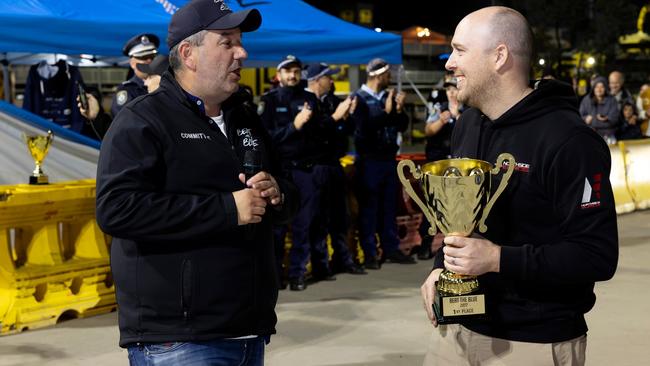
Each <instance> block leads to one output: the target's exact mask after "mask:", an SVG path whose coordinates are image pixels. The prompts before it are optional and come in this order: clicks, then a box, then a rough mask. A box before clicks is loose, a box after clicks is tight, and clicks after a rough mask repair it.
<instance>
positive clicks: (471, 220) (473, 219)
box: [397, 153, 516, 324]
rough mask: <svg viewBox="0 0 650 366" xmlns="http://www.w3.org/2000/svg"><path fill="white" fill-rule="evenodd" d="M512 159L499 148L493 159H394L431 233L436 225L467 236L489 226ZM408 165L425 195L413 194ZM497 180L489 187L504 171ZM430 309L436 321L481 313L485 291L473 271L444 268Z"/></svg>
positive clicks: (446, 231) (476, 315)
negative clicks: (494, 186)
mask: <svg viewBox="0 0 650 366" xmlns="http://www.w3.org/2000/svg"><path fill="white" fill-rule="evenodd" d="M515 165H516V162H515V159H514V157H513V156H512V155H511V154H508V153H503V154H500V155H499V157H498V158H497V162H496V165H494V166H493V165H492V164H490V163H489V162H486V161H483V160H477V159H466V158H463V159H445V160H438V161H434V162H432V163H428V164H425V165H424V166H422V167H421V168H419V167H418V168H416V167H415V164H414V163H413V162H412V161H410V160H402V161H400V163H399V164H398V165H397V174H398V176H399V178H400V181H401V182H402V184H403V185H404V188H405V190H406V192H407V193H408V195H409V196H410V197H411V198H412V199H413V201H414V202H415V203H416V204H417V205H418V206H419V207H420V208H421V209H422V212H423V213H424V216H425V217H426V218H427V220H428V221H429V223H430V227H429V234H430V235H435V233H436V228H437V229H438V230H440V232H442V233H443V234H444V235H445V236H449V235H453V236H465V237H468V236H471V235H472V233H473V232H474V231H475V230H476V229H477V228H478V229H479V231H480V232H485V231H487V226H486V225H485V220H486V219H487V217H488V215H489V213H490V210H491V209H492V206H493V205H494V202H495V201H496V199H497V198H498V197H499V196H500V195H501V193H503V191H504V190H505V188H506V185H507V184H508V181H509V179H510V177H511V176H512V172H513V171H514V167H515ZM405 167H406V168H408V170H409V171H410V173H411V174H412V175H413V177H414V178H415V179H416V180H417V181H418V182H419V183H420V184H421V186H422V192H423V194H424V201H423V200H422V199H421V198H420V197H419V196H418V195H417V194H416V192H415V190H414V189H413V187H412V186H411V181H410V180H409V179H408V178H407V177H406V175H405V174H404V168H405ZM502 169H503V170H505V171H504V172H503V176H502V178H501V183H500V184H499V186H498V188H497V189H496V191H495V192H494V193H491V192H492V178H493V177H494V176H496V175H497V174H499V173H500V172H502ZM433 310H434V313H435V314H436V319H437V321H438V323H439V324H449V323H457V322H459V321H461V320H465V319H469V318H484V317H485V315H486V311H485V294H484V293H482V291H481V288H480V285H479V282H478V279H477V278H476V276H468V275H461V274H457V273H453V272H451V271H449V270H447V269H445V270H444V271H443V272H442V273H441V274H440V277H439V279H438V282H436V297H435V300H434V304H433Z"/></svg>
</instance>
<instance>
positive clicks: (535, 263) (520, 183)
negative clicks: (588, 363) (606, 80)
mask: <svg viewBox="0 0 650 366" xmlns="http://www.w3.org/2000/svg"><path fill="white" fill-rule="evenodd" d="M503 152H508V153H511V154H512V155H513V156H514V158H515V160H516V161H517V166H516V168H515V171H514V172H513V175H512V177H511V179H510V182H509V183H508V186H507V188H506V190H505V191H504V193H503V194H502V195H501V196H500V197H499V198H498V199H497V201H496V204H495V206H494V207H493V209H492V212H491V213H490V215H489V216H488V219H487V222H486V224H487V226H488V230H487V232H486V233H484V234H481V235H483V236H485V237H486V238H487V239H489V240H491V241H492V242H494V243H496V244H498V245H500V246H501V261H500V272H499V273H487V274H485V275H482V276H479V282H480V284H481V286H482V287H483V288H484V289H485V291H486V302H487V312H488V315H489V316H490V320H489V321H484V322H466V323H463V325H464V326H466V327H467V328H469V329H471V330H474V331H476V332H478V333H481V334H484V335H488V336H493V337H498V338H504V339H509V340H515V341H524V342H538V343H551V342H562V341H566V340H569V339H573V338H575V337H578V336H580V335H583V334H585V333H586V332H587V324H586V322H585V319H584V314H585V313H586V312H588V311H589V310H590V309H591V308H592V307H593V306H594V303H595V301H596V297H595V295H594V292H593V289H594V282H595V281H604V280H608V279H610V278H611V277H612V276H613V275H614V272H615V270H616V264H617V260H618V234H617V227H616V211H615V206H614V197H613V194H612V188H611V184H610V181H609V172H610V165H611V162H610V160H611V159H610V154H609V149H608V148H607V145H606V144H605V142H604V141H603V139H602V138H601V137H600V136H598V134H596V133H595V132H594V131H593V130H591V129H590V128H589V127H588V126H587V125H585V123H584V122H583V121H582V120H581V119H580V116H579V115H578V110H577V99H576V97H575V95H574V93H573V90H572V89H571V87H570V86H569V85H566V84H563V83H560V82H557V81H543V82H540V83H539V84H538V85H537V87H536V88H535V90H534V91H533V92H532V93H530V94H529V95H528V96H526V97H525V98H524V99H523V100H521V101H520V102H519V103H517V104H516V105H515V106H513V107H512V108H511V109H509V110H508V111H507V112H506V113H504V114H503V115H502V116H501V117H499V118H498V119H496V120H494V121H490V120H489V119H488V118H487V117H486V116H484V115H482V114H481V112H480V111H479V110H477V109H474V108H472V109H469V110H467V111H465V112H464V113H463V114H462V116H461V117H460V119H459V121H458V122H457V125H456V127H455V128H454V132H453V136H452V155H453V156H455V157H469V158H478V159H481V160H485V161H489V162H492V163H493V164H494V163H495V162H496V159H497V156H498V155H499V154H500V153H503ZM502 171H503V169H502ZM496 178H497V179H493V183H492V192H494V191H495V190H496V188H497V186H498V184H499V182H500V178H501V174H499V175H497V177H496ZM477 233H478V232H477ZM441 252H442V251H439V253H438V255H437V256H436V261H435V267H436V268H442V267H443V265H442V260H443V258H442V253H441Z"/></svg>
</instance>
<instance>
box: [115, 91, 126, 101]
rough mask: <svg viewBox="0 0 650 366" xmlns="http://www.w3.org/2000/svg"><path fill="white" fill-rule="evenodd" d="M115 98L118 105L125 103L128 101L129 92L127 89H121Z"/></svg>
mask: <svg viewBox="0 0 650 366" xmlns="http://www.w3.org/2000/svg"><path fill="white" fill-rule="evenodd" d="M115 98H116V101H117V105H124V103H126V101H127V100H128V99H129V94H128V93H127V92H126V90H120V91H118V92H117V94H116V96H115Z"/></svg>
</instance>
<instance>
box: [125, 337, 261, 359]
mask: <svg viewBox="0 0 650 366" xmlns="http://www.w3.org/2000/svg"><path fill="white" fill-rule="evenodd" d="M264 343H265V342H264V338H263V337H257V338H252V339H219V340H214V341H204V342H169V343H153V344H142V345H135V346H131V347H128V351H129V363H130V365H131V366H176V365H179V366H181V365H182V366H263V365H264Z"/></svg>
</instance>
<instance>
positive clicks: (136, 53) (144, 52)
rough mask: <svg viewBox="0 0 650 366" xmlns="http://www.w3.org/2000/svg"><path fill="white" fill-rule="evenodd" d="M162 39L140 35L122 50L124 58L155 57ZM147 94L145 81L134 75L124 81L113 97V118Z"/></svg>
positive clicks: (127, 43) (153, 35)
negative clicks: (126, 106) (127, 105)
mask: <svg viewBox="0 0 650 366" xmlns="http://www.w3.org/2000/svg"><path fill="white" fill-rule="evenodd" d="M159 45H160V39H159V38H158V36H156V35H155V34H139V35H137V36H135V37H133V38H131V39H130V40H129V41H128V42H126V44H125V45H124V48H123V49H122V53H123V54H124V56H128V57H144V56H148V55H154V54H156V53H157V52H158V46H159ZM145 94H147V87H146V86H145V85H144V81H143V80H142V79H140V78H139V77H137V76H136V75H133V77H131V78H130V79H129V80H127V81H124V82H123V83H122V84H120V85H119V86H118V87H117V92H116V93H115V95H114V96H113V102H112V104H111V113H112V114H113V117H115V116H116V115H117V113H118V112H119V111H120V110H121V109H122V107H123V106H124V105H126V104H127V103H128V102H130V101H132V100H133V99H135V98H137V97H139V96H141V95H145Z"/></svg>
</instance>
